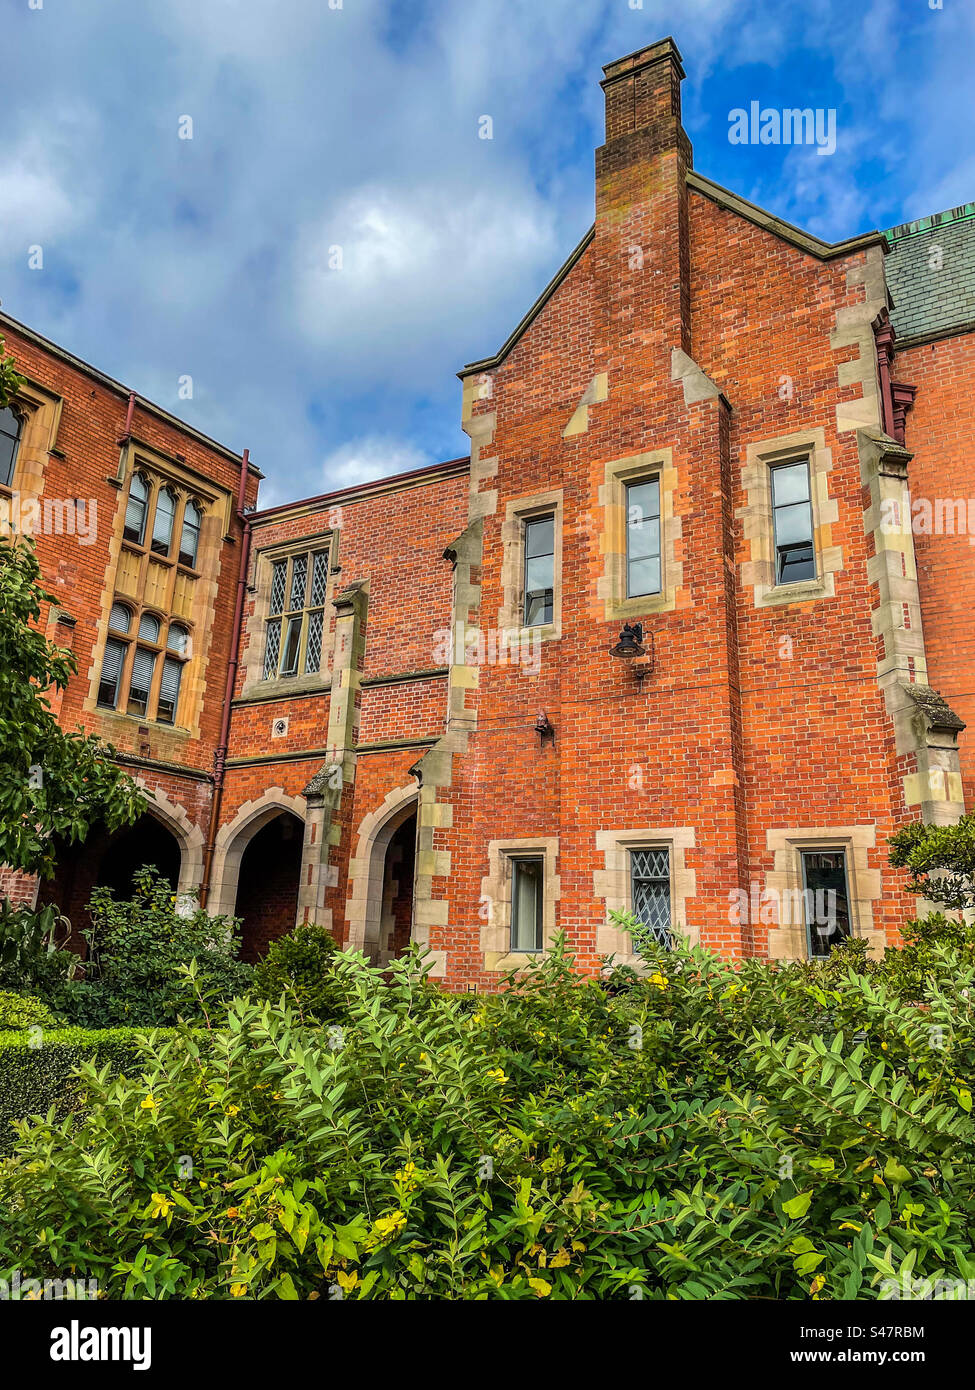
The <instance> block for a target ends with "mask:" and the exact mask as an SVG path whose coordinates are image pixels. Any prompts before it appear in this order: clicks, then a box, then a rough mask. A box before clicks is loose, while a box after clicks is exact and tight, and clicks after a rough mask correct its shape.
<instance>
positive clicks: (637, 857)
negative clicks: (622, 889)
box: [630, 848, 671, 947]
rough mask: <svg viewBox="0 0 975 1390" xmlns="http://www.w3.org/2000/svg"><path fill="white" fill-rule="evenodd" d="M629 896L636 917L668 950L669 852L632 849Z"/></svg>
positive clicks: (669, 938) (657, 849)
mask: <svg viewBox="0 0 975 1390" xmlns="http://www.w3.org/2000/svg"><path fill="white" fill-rule="evenodd" d="M630 893H631V899H632V909H633V915H634V917H635V918H636V919H637V921H638V922H642V923H643V925H644V926H645V927H646V928H647V929H648V930H649V931H650V932H651V933H652V934H653V936H654V937H655V938H656V940H657V941H658V942H659V943H660V945H661V946H668V947H669V946H670V944H671V935H670V929H671V921H670V850H668V849H659V848H656V849H632V850H630Z"/></svg>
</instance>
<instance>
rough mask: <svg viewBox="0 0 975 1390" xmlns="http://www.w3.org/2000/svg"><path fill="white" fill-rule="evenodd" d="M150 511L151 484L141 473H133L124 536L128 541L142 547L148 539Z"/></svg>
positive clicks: (126, 506) (126, 508) (126, 505)
mask: <svg viewBox="0 0 975 1390" xmlns="http://www.w3.org/2000/svg"><path fill="white" fill-rule="evenodd" d="M148 510H149V484H148V483H147V482H146V480H145V478H143V477H142V475H141V474H140V473H133V474H132V478H131V481H130V482H129V500H128V501H127V502H126V504H125V528H124V531H123V535H124V536H125V539H126V540H127V541H135V543H136V545H141V544H142V542H143V541H144V540H145V538H146V512H147V511H148Z"/></svg>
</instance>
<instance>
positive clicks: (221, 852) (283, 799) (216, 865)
mask: <svg viewBox="0 0 975 1390" xmlns="http://www.w3.org/2000/svg"><path fill="white" fill-rule="evenodd" d="M282 811H290V813H291V814H292V815H293V816H296V817H297V818H298V820H300V821H301V823H302V825H305V823H306V813H307V803H306V801H305V798H304V797H303V796H291V795H290V793H288V792H286V791H285V790H284V788H283V787H268V789H267V791H266V792H264V793H263V794H262V795H261V796H258V797H255V799H254V800H253V801H245V802H244V803H243V805H242V806H240V807H239V808H238V810H237V814H236V815H235V816H234V818H233V820H231V821H228V822H227V824H226V825H224V826H222V827H221V829H220V830H219V831H218V833H217V839H216V844H215V845H214V851H213V874H212V879H211V887H210V895H209V900H208V910H209V912H210V915H211V916H213V917H221V916H230V915H231V914H232V913H233V910H234V906H235V904H236V901H237V880H238V876H239V874H240V861H241V859H242V858H243V855H244V850H245V849H246V848H247V846H248V845H249V844H250V842H251V840H252V839H253V838H254V836H255V835H256V834H257V833H258V831H259V830H263V828H264V826H265V825H267V824H268V823H269V822H270V821H272V820H274V818H275V816H279V815H280V814H281V813H282Z"/></svg>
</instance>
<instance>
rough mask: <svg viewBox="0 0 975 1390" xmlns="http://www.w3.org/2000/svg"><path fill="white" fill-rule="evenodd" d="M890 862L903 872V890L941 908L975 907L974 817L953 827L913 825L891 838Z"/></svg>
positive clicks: (966, 817)
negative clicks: (941, 905) (904, 886)
mask: <svg viewBox="0 0 975 1390" xmlns="http://www.w3.org/2000/svg"><path fill="white" fill-rule="evenodd" d="M889 844H890V862H891V863H892V864H893V866H894V867H895V868H896V869H907V870H908V872H909V874H910V879H909V881H908V883H907V885H906V886H907V890H908V892H910V893H919V894H921V895H923V896H924V897H925V898H928V899H929V901H931V902H935V903H942V904H943V905H944V906H945V907H948V908H954V909H964V908H968V907H975V814H969V815H967V816H962V817H961V819H960V820H959V821H958V822H957V824H955V825H925V824H923V823H922V822H921V821H913V822H912V823H911V824H910V825H905V826H904V827H903V828H902V829H901V830H898V831H897V833H896V834H894V835H891V837H890V840H889Z"/></svg>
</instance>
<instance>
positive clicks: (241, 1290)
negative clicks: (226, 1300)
mask: <svg viewBox="0 0 975 1390" xmlns="http://www.w3.org/2000/svg"><path fill="white" fill-rule="evenodd" d="M246 1292H247V1285H246V1284H231V1286H230V1295H231V1297H232V1298H243V1297H244V1294H245V1293H246Z"/></svg>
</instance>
